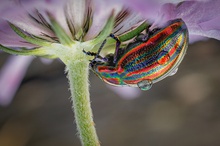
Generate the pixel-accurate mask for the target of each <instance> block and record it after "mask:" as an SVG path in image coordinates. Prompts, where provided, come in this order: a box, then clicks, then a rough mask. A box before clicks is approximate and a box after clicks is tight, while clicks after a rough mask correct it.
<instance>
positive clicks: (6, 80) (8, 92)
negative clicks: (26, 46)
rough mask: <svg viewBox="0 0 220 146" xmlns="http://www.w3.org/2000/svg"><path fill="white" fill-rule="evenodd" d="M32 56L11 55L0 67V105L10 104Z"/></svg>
mask: <svg viewBox="0 0 220 146" xmlns="http://www.w3.org/2000/svg"><path fill="white" fill-rule="evenodd" d="M33 58H34V57H31V56H28V57H27V56H12V57H10V58H9V61H8V62H7V63H6V64H4V66H3V67H2V68H1V70H0V89H1V92H0V105H2V106H7V105H8V104H10V102H11V100H12V99H13V97H14V94H15V93H16V91H17V89H18V87H19V85H20V83H21V81H22V79H23V77H24V75H25V73H26V71H27V68H28V66H29V65H30V63H31V61H32V60H33Z"/></svg>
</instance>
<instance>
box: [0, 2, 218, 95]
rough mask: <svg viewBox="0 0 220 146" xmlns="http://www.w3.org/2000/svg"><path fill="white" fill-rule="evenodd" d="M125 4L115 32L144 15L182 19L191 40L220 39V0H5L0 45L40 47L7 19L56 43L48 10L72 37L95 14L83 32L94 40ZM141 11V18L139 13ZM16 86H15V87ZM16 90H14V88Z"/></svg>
mask: <svg viewBox="0 0 220 146" xmlns="http://www.w3.org/2000/svg"><path fill="white" fill-rule="evenodd" d="M124 6H125V8H126V7H127V8H129V11H124V12H126V13H128V12H129V13H130V14H126V13H125V14H126V15H127V16H126V17H124V18H126V19H125V20H123V21H122V22H121V23H118V25H117V26H116V27H115V29H114V30H115V31H116V30H119V31H117V32H116V34H121V33H123V32H126V31H127V30H129V29H130V28H131V27H132V26H133V25H135V24H137V23H138V22H140V21H141V20H143V18H144V19H147V20H148V21H149V22H154V24H155V25H158V26H160V25H162V24H163V23H164V22H166V21H168V20H170V19H175V18H182V19H183V20H184V21H185V22H186V24H187V26H188V29H189V33H190V41H191V42H194V41H197V40H202V39H205V38H215V39H220V32H219V30H220V25H219V22H220V9H219V6H220V1H218V0H197V1H196V0H193V1H183V0H178V1H173V0H163V1H161V0H156V1H154V0H137V1H127V0H121V1H100V0H94V1H92V0H88V1H81V2H78V1H74V0H72V1H71V0H63V1H59V0H50V1H47V0H28V1H27V0H20V1H18V0H14V1H8V0H2V1H1V6H0V17H1V19H0V44H2V45H4V46H9V47H26V48H33V47H36V46H37V45H36V44H32V43H30V42H27V41H26V40H24V39H23V38H21V37H20V36H18V35H17V34H16V33H15V32H14V31H13V30H12V29H11V27H10V26H9V23H8V21H9V22H11V23H13V24H14V25H16V26H18V27H19V28H20V29H22V30H24V31H25V32H26V33H28V34H30V35H35V36H38V37H41V38H44V39H47V40H48V41H50V42H56V41H57V38H56V34H55V32H54V31H53V30H51V28H50V27H49V25H50V22H49V20H48V19H49V18H48V15H47V14H48V13H49V14H52V15H53V17H54V18H55V19H56V21H57V22H59V24H60V25H61V26H62V28H63V29H64V30H65V32H66V33H67V34H68V35H69V36H70V37H73V36H71V35H72V34H71V33H72V32H71V31H76V32H74V33H75V34H77V33H79V31H81V28H83V25H84V22H85V21H86V20H88V17H91V13H93V14H94V17H93V23H92V24H91V27H90V28H89V30H88V31H87V33H86V34H85V35H84V40H91V39H92V38H94V37H96V36H97V35H98V34H99V33H100V31H101V30H102V29H103V27H104V25H105V23H106V22H107V20H108V17H109V16H110V14H111V12H112V10H113V9H114V11H115V13H117V14H119V12H122V10H123V9H124ZM54 10H56V11H54ZM124 10H125V9H124ZM126 10H127V9H126ZM130 10H132V11H133V12H131V11H130ZM134 12H135V13H134ZM138 12H140V14H141V15H142V17H141V16H140V15H137V14H138ZM14 14H16V15H14ZM124 18H123V19H124ZM87 29H88V28H87ZM114 30H113V32H114ZM74 37H77V36H74ZM27 61H28V60H27ZM14 88H16V87H15V86H14ZM15 90H16V89H14V90H13V89H12V91H15ZM0 98H1V97H0Z"/></svg>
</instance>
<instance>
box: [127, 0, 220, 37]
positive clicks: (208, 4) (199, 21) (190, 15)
mask: <svg viewBox="0 0 220 146" xmlns="http://www.w3.org/2000/svg"><path fill="white" fill-rule="evenodd" d="M178 2H180V1H178ZM125 4H126V5H128V6H129V7H130V8H132V9H133V10H135V11H137V12H141V13H142V15H143V16H144V17H145V18H146V19H149V20H152V21H153V22H155V23H156V24H157V25H161V24H163V23H164V22H166V21H168V20H170V19H176V18H182V19H183V20H184V21H185V23H186V25H187V26H188V29H189V34H190V35H197V36H203V37H209V38H215V39H218V40H220V23H219V22H220V9H219V7H220V1H219V0H212V1H208V0H203V1H201V0H200V1H196V0H193V1H184V2H182V3H180V4H179V5H178V4H177V3H176V1H175V3H174V1H173V0H164V1H162V2H161V1H159V0H157V1H153V0H138V1H135V2H134V1H131V0H130V1H126V3H125Z"/></svg>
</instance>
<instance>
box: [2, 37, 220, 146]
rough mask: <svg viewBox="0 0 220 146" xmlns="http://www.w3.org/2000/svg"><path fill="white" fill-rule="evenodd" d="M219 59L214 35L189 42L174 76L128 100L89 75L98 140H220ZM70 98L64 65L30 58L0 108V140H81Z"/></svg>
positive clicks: (128, 144) (203, 145) (188, 144)
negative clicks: (11, 95) (12, 95)
mask: <svg viewBox="0 0 220 146" xmlns="http://www.w3.org/2000/svg"><path fill="white" fill-rule="evenodd" d="M7 57H8V55H6V54H3V53H1V54H0V67H1V66H2V64H3V62H4V60H5V59H6V58H7ZM219 65H220V42H219V41H216V40H209V41H204V42H198V43H195V44H193V45H190V46H189V49H188V52H187V55H186V57H185V59H184V61H183V62H182V64H181V66H180V68H179V70H178V72H177V74H176V75H174V76H172V77H169V78H166V79H165V80H163V81H161V82H159V83H157V84H155V85H153V88H152V89H151V90H149V91H146V92H142V93H141V96H140V97H139V98H135V99H132V100H125V99H123V98H120V97H119V96H118V95H117V94H115V93H114V92H112V91H111V90H110V89H109V88H107V87H106V86H105V84H104V83H103V82H102V81H100V80H99V79H98V78H97V77H96V76H95V75H94V74H93V73H91V75H90V81H91V100H92V108H93V112H94V117H95V123H96V127H97V132H98V135H99V139H100V141H101V143H102V146H146V145H148V146H219V145H220V138H219V135H220V66H219ZM0 91H1V89H0ZM69 97H70V93H69V91H68V84H67V79H66V77H65V75H64V65H63V64H62V63H61V62H59V61H54V62H53V63H52V64H51V65H45V64H43V63H41V61H40V60H39V59H35V60H34V62H33V63H32V65H31V66H30V68H29V70H28V72H27V75H26V77H25V79H24V80H23V82H22V85H21V86H20V88H19V90H18V92H17V94H16V96H15V98H14V100H13V102H12V103H11V104H10V105H9V106H8V107H0V146H80V142H79V139H78V138H77V134H76V133H77V132H76V127H75V126H76V125H75V123H74V117H73V112H72V110H71V103H70V99H69Z"/></svg>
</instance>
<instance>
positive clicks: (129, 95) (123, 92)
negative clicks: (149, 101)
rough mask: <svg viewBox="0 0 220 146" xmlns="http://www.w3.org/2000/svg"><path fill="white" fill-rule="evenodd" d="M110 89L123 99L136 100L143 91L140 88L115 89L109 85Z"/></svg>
mask: <svg viewBox="0 0 220 146" xmlns="http://www.w3.org/2000/svg"><path fill="white" fill-rule="evenodd" d="M107 87H108V88H110V89H111V90H113V91H114V92H115V93H116V94H118V95H119V96H120V97H121V98H124V99H135V98H137V97H139V96H140V94H141V90H140V89H139V88H132V87H114V86H110V85H107Z"/></svg>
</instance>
